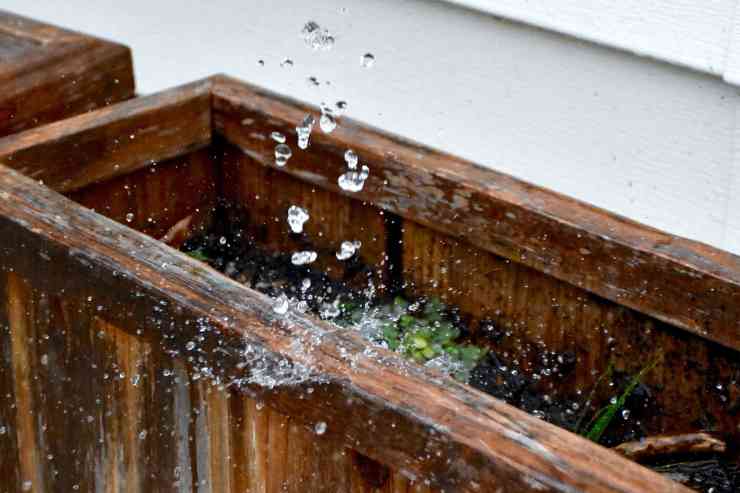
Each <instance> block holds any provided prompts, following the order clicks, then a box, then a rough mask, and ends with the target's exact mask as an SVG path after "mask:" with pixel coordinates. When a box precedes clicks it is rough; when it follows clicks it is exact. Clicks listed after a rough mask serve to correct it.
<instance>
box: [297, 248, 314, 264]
mask: <svg viewBox="0 0 740 493" xmlns="http://www.w3.org/2000/svg"><path fill="white" fill-rule="evenodd" d="M317 257H318V254H317V253H316V252H313V251H311V250H304V251H301V252H295V253H293V255H292V256H291V257H290V262H291V263H292V264H293V265H306V264H310V263H312V262H314V261H315V260H316V258H317Z"/></svg>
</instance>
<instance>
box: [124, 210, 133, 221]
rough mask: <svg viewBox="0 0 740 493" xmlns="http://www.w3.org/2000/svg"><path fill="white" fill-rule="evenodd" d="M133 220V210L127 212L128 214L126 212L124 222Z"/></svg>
mask: <svg viewBox="0 0 740 493" xmlns="http://www.w3.org/2000/svg"><path fill="white" fill-rule="evenodd" d="M133 220H134V213H133V212H129V213H128V214H126V222H127V223H130V222H131V221H133Z"/></svg>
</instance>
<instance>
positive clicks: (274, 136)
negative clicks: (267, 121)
mask: <svg viewBox="0 0 740 493" xmlns="http://www.w3.org/2000/svg"><path fill="white" fill-rule="evenodd" d="M270 138H271V139H272V140H274V141H275V142H277V143H278V144H285V135H283V134H281V133H280V132H272V133H271V134H270Z"/></svg>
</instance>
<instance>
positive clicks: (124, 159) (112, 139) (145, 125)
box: [0, 81, 211, 192]
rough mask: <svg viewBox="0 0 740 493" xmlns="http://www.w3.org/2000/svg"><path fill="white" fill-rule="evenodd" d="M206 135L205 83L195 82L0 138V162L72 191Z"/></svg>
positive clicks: (196, 144) (185, 148) (203, 140)
mask: <svg viewBox="0 0 740 493" xmlns="http://www.w3.org/2000/svg"><path fill="white" fill-rule="evenodd" d="M210 139H211V112H210V84H209V83H208V82H207V81H204V82H195V83H193V84H188V85H186V86H182V87H179V88H177V89H172V90H169V91H165V92H163V93H160V94H157V95H154V96H148V97H143V98H138V99H135V100H132V101H130V102H128V103H127V104H125V105H114V106H110V107H107V108H103V109H100V110H97V111H94V112H90V113H86V114H84V115H79V116H76V117H73V118H70V119H67V120H65V121H63V122H60V123H56V124H50V125H46V126H44V127H40V128H35V129H32V130H28V131H26V132H21V133H19V134H15V135H11V136H9V137H5V138H4V139H0V156H2V157H0V163H2V164H4V165H6V166H9V167H11V168H13V169H16V170H19V171H20V172H22V173H24V174H25V175H27V176H30V177H32V178H35V179H37V180H40V181H42V182H43V183H44V184H46V185H47V186H49V187H51V188H53V189H55V190H58V191H62V192H72V191H75V190H78V189H80V188H82V187H84V186H86V185H90V184H92V183H96V182H101V181H105V180H108V179H111V178H114V177H116V176H120V175H123V174H127V173H130V172H132V171H135V170H137V169H141V168H143V167H146V166H149V165H150V164H152V163H153V162H154V163H157V162H160V161H164V160H166V159H170V158H173V157H176V156H180V155H182V154H185V153H187V152H190V151H193V150H197V149H201V148H203V147H205V146H207V145H208V143H209V142H210ZM49 163H53V165H50V164H49Z"/></svg>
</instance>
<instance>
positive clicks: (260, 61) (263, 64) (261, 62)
mask: <svg viewBox="0 0 740 493" xmlns="http://www.w3.org/2000/svg"><path fill="white" fill-rule="evenodd" d="M257 65H259V66H260V67H264V66H265V61H264V60H261V59H260V60H257Z"/></svg>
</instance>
